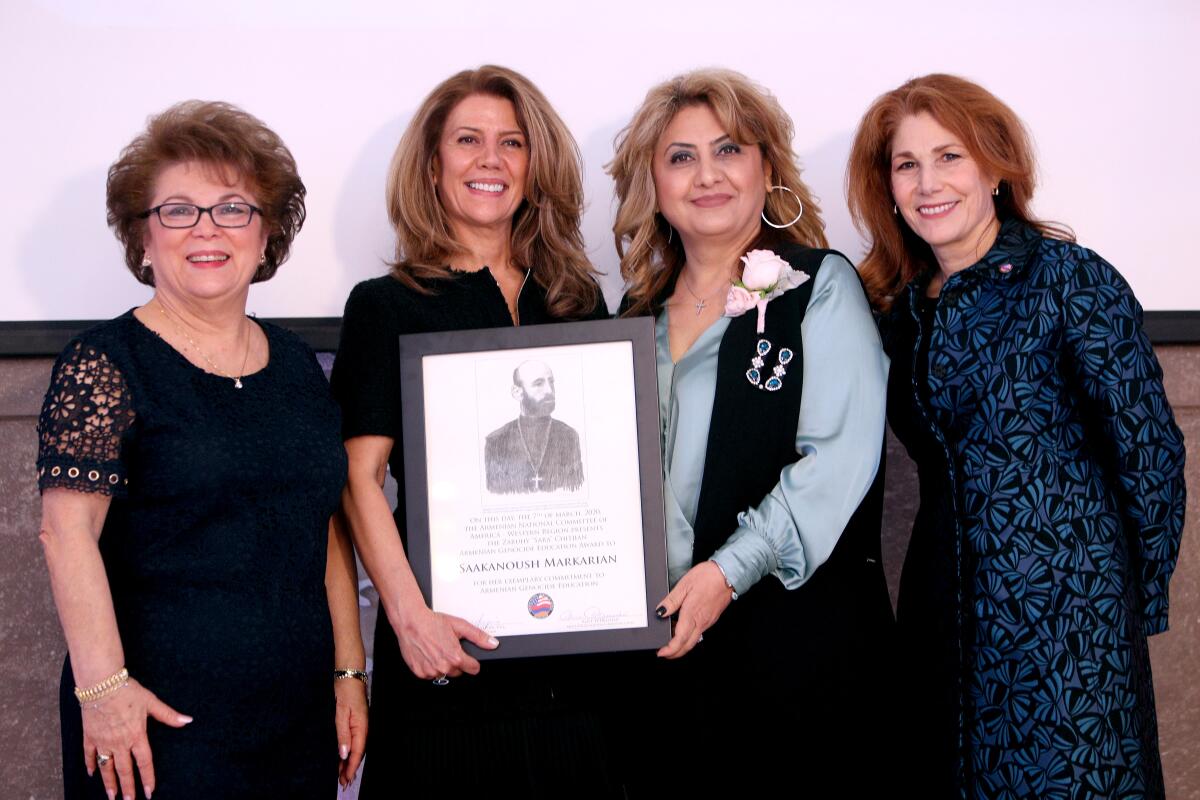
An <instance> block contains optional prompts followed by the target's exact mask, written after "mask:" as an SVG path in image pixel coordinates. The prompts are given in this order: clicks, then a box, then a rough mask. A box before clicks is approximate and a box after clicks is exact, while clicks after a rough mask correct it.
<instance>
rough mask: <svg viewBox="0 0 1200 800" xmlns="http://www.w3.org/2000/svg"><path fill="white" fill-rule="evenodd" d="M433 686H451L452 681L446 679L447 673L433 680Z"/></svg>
mask: <svg viewBox="0 0 1200 800" xmlns="http://www.w3.org/2000/svg"><path fill="white" fill-rule="evenodd" d="M433 685H434V686H449V685H450V679H449V678H448V677H446V673H444V672H443V673H442V674H441V675H439V676H438V677H436V678H434V679H433Z"/></svg>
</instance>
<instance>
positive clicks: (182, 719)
mask: <svg viewBox="0 0 1200 800" xmlns="http://www.w3.org/2000/svg"><path fill="white" fill-rule="evenodd" d="M179 721H180V722H181V723H183V724H184V725H187V724H188V723H189V722H191V721H192V718H191V717H189V716H185V715H183V714H180V715H179Z"/></svg>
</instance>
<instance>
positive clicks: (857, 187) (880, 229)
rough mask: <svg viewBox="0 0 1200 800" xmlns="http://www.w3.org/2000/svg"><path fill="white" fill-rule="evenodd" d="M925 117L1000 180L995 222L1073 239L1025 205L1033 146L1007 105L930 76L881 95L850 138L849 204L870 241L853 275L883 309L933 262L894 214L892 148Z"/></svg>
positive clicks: (1033, 170)
mask: <svg viewBox="0 0 1200 800" xmlns="http://www.w3.org/2000/svg"><path fill="white" fill-rule="evenodd" d="M922 113H924V114H929V116H931V117H933V118H934V119H935V120H936V121H937V123H938V124H939V125H941V126H942V127H943V128H945V129H946V130H948V131H950V132H951V133H953V134H954V135H955V136H957V137H959V138H960V139H961V140H962V143H963V146H964V147H966V148H967V150H968V152H970V154H971V157H972V158H973V159H974V160H975V161H977V162H978V163H979V166H980V168H981V169H982V171H983V172H984V173H985V174H987V175H990V176H992V177H993V178H995V179H997V180H999V182H1000V184H999V195H997V196H996V197H995V199H994V201H995V205H996V216H997V218H998V219H1000V221H1002V222H1003V221H1004V220H1008V219H1017V220H1020V221H1022V222H1025V223H1027V224H1029V225H1032V226H1033V227H1034V228H1036V229H1037V230H1039V231H1040V232H1041V233H1042V234H1044V235H1046V236H1050V237H1053V238H1057V239H1065V240H1067V241H1074V239H1075V234H1074V233H1072V232H1071V230H1070V229H1069V228H1067V227H1066V226H1063V225H1060V224H1057V223H1053V222H1046V221H1043V220H1038V219H1037V218H1035V217H1034V216H1033V214H1032V211H1031V209H1030V202H1031V201H1032V199H1033V190H1034V186H1035V185H1036V183H1037V160H1036V158H1035V157H1034V151H1033V142H1032V140H1031V139H1030V136H1029V132H1028V131H1027V130H1026V129H1025V126H1024V124H1022V122H1021V120H1020V118H1019V117H1018V116H1017V115H1016V114H1015V113H1014V112H1013V110H1012V109H1011V108H1009V107H1008V106H1007V105H1005V104H1004V103H1003V102H1001V101H1000V100H999V99H998V98H997V97H996V96H995V95H993V94H992V93H991V92H989V91H988V90H987V89H984V88H983V87H982V86H980V85H979V84H977V83H972V82H971V81H969V80H966V79H964V78H959V77H957V76H955V75H945V74H941V73H934V74H931V75H925V76H922V77H920V78H913V79H912V80H910V81H907V82H906V83H904V84H903V85H901V86H900V87H898V88H896V89H893V90H892V91H890V92H887V93H885V94H882V95H880V96H879V97H878V98H876V99H875V102H874V103H872V104H871V107H870V108H868V109H867V113H866V114H864V115H863V118H862V121H861V122H860V123H859V125H858V132H857V133H855V135H854V144H853V145H852V146H851V148H850V163H849V165H848V167H847V170H846V199H847V202H848V203H849V206H850V216H851V217H852V218H853V219H854V225H855V227H857V228H858V230H859V231H860V232H861V233H862V234H863V235H864V236H866V237H867V239H868V240H869V241H870V250H869V251H868V252H867V255H866V256H865V257H864V258H863V260H862V263H861V264H859V267H858V272H859V274H860V275H861V276H862V280H863V284H864V286H865V287H866V290H867V296H868V297H869V298H870V299H871V304H872V305H874V306H875V308H877V309H879V310H880V311H887V310H888V309H890V308H891V305H892V299H893V298H894V297H895V295H896V293H897V292H899V291H900V290H901V289H902V288H903V287H904V286H905V285H907V284H908V283H909V281H911V280H912V279H913V278H915V277H917V276H918V275H920V274H921V273H923V272H925V271H926V270H928V269H932V268H933V267H935V266H936V265H937V261H936V260H935V259H934V256H933V251H932V250H931V249H930V247H929V245H928V244H926V243H925V241H924V240H922V239H921V237H919V236H917V235H916V233H914V232H913V231H912V229H911V228H909V227H908V225H907V224H906V223H905V222H904V218H903V217H901V216H900V215H899V214H896V213H894V211H893V207H894V205H895V200H894V199H893V198H892V183H891V163H892V154H891V144H892V137H893V136H894V135H895V133H896V129H897V128H898V127H899V126H900V122H901V121H902V120H903V119H904V118H905V117H909V116H912V115H914V114H922Z"/></svg>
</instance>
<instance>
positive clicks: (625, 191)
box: [606, 69, 827, 315]
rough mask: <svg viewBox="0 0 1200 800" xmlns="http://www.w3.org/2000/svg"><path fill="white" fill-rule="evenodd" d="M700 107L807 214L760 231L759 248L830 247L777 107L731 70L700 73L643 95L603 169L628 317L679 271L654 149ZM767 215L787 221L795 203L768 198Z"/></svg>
mask: <svg viewBox="0 0 1200 800" xmlns="http://www.w3.org/2000/svg"><path fill="white" fill-rule="evenodd" d="M697 105H705V106H708V108H709V109H710V110H711V111H712V112H713V114H714V116H716V118H717V120H718V121H719V122H720V123H721V125H722V127H723V128H724V129H725V132H726V133H727V134H728V135H729V136H730V137H731V138H732V139H733V140H734V141H736V142H738V143H740V144H744V145H757V146H758V148H759V151H760V152H761V153H762V157H763V160H764V161H765V162H766V163H767V164H768V166H769V167H770V170H771V183H772V184H775V185H783V186H786V187H787V188H789V189H791V190H792V191H793V192H795V193H796V196H797V197H798V198H799V199H800V201H801V202H802V203H803V204H804V215H803V216H802V217H801V218H800V220H799V221H798V222H797V223H796V224H795V225H792V226H791V227H788V228H783V229H780V230H776V229H774V228H771V227H769V226H767V225H766V224H763V225H762V227H761V234H760V237H759V244H765V243H767V242H771V241H776V242H778V241H787V242H795V243H797V244H802V245H806V246H808V247H826V246H827V242H826V240H825V223H824V222H822V221H821V209H820V207H819V206H818V204H817V201H816V198H814V197H813V195H812V192H810V191H809V189H808V187H807V186H805V185H804V182H803V181H802V180H801V179H800V167H799V164H798V163H797V159H796V154H795V153H794V152H793V151H792V135H793V133H794V130H795V128H794V126H793V125H792V119H791V117H789V116H788V115H787V112H786V111H784V110H783V107H782V106H781V105H780V104H779V101H778V100H776V99H775V97H774V96H773V95H772V94H771V93H770V92H768V91H767V90H766V89H764V88H763V87H761V86H759V85H757V84H755V83H753V82H752V81H751V80H750V79H749V78H747V77H746V76H745V75H742V74H741V73H738V72H734V71H732V70H727V69H702V70H695V71H693V72H687V73H684V74H683V75H678V76H676V77H674V78H672V79H670V80H669V81H665V82H664V83H660V84H659V85H657V86H655V87H654V88H653V89H651V90H650V91H649V92H648V93H647V94H646V99H645V100H644V101H643V102H642V105H641V107H640V108H639V109H638V110H637V112H636V113H635V114H634V115H633V119H632V120H631V121H630V123H629V124H628V125H627V126H626V127H625V128H624V130H622V131H621V132H620V133H618V134H617V138H616V142H615V146H616V154H615V155H614V157H613V160H612V162H611V163H610V164H608V166H607V167H606V169H607V170H608V173H609V174H610V175H611V176H612V178H613V180H614V181H615V182H616V192H617V201H618V206H617V218H616V222H614V223H613V237H614V239H615V240H616V245H617V254H618V255H619V256H620V257H621V276H622V277H623V278H625V282H626V292H625V294H626V302H625V304H624V306H625V312H624V313H625V314H627V315H635V314H644V313H647V312H650V311H653V310H654V303H655V300H656V299H657V298H659V297H660V295H661V294H662V293H663V292H664V291H665V290H666V289H667V287H668V286H669V285H671V284H672V283H673V282H674V281H675V280H676V278H677V276H678V275H679V271H680V270H681V269H682V268H683V262H684V259H685V254H684V252H683V244H682V243H681V242H680V241H679V237H672V236H671V227H670V225H669V224H668V223H667V220H666V219H665V218H664V217H663V216H662V214H661V213H659V212H658V197H657V194H656V192H655V188H654V171H653V163H654V150H655V147H656V145H657V144H658V140H659V137H661V136H662V134H663V131H665V130H666V129H667V126H668V125H670V124H671V120H672V119H674V118H675V115H676V114H678V113H679V111H680V110H682V109H684V108H688V107H690V106H697ZM764 210H765V211H766V214H767V216H768V217H769V218H770V219H772V220H777V221H778V220H787V219H791V218H792V217H794V216H795V215H796V198H794V197H792V196H791V195H789V194H788V193H787V192H782V191H780V192H768V193H767V200H766V207H765V209H764Z"/></svg>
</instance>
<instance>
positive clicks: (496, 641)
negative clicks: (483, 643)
mask: <svg viewBox="0 0 1200 800" xmlns="http://www.w3.org/2000/svg"><path fill="white" fill-rule="evenodd" d="M488 644H490V645H491V646H492V647H499V646H500V640H499V639H497V638H496V637H495V636H489V637H488Z"/></svg>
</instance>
